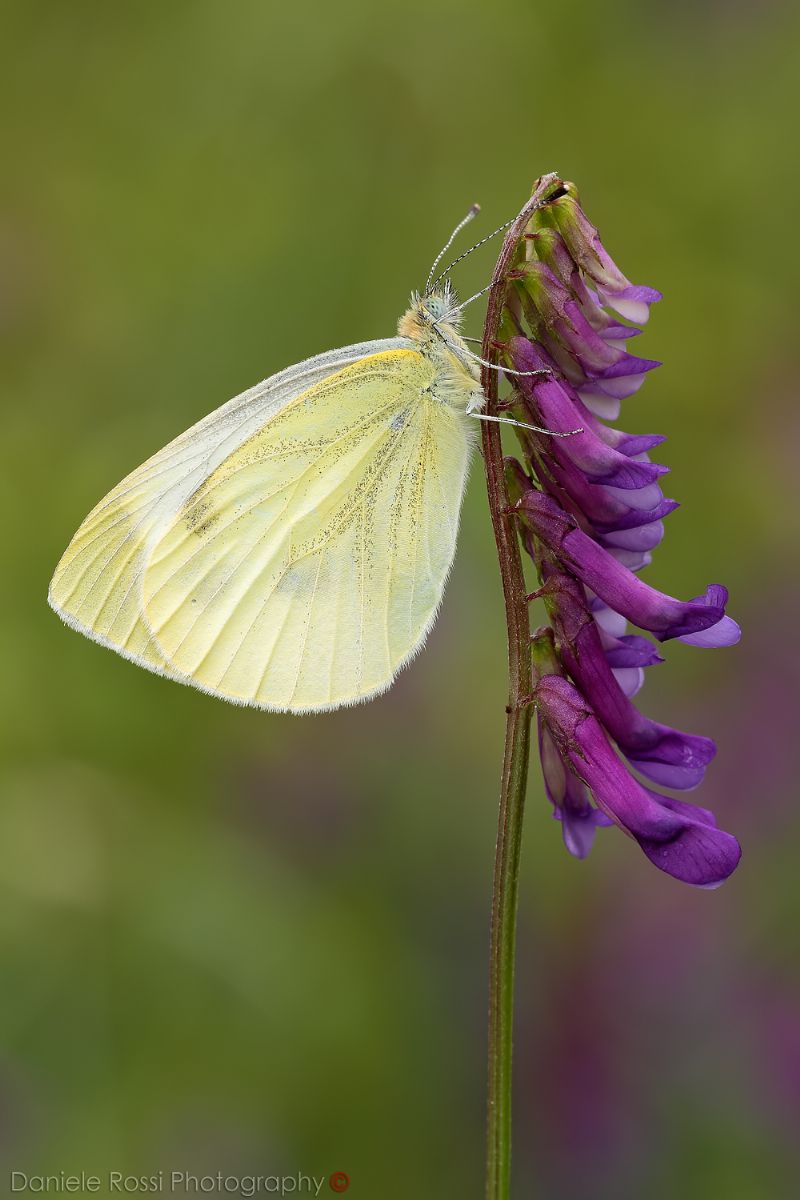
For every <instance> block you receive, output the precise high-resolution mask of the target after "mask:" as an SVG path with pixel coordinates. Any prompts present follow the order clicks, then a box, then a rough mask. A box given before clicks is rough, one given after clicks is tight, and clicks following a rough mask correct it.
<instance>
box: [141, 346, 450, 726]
mask: <svg viewBox="0 0 800 1200" xmlns="http://www.w3.org/2000/svg"><path fill="white" fill-rule="evenodd" d="M431 379H432V368H431V366H430V363H429V362H428V361H427V360H426V359H424V358H423V357H422V355H420V354H419V353H417V352H416V351H413V350H396V351H391V352H386V353H383V354H378V355H374V356H371V357H370V358H368V359H365V360H363V361H362V362H360V363H358V364H356V365H354V366H352V367H347V368H345V369H344V370H342V371H341V372H339V373H338V374H337V375H336V376H334V377H332V378H331V379H328V380H326V381H324V382H322V383H320V384H318V385H316V386H315V387H314V388H312V389H310V390H309V391H308V392H306V393H305V394H304V395H303V396H301V397H300V398H299V399H298V400H296V401H294V402H293V403H292V404H291V405H290V406H288V407H287V408H286V409H284V410H283V411H282V412H281V413H280V414H279V415H278V416H276V417H275V418H274V419H273V420H272V421H270V422H269V423H268V424H267V425H266V426H265V427H264V428H263V429H262V430H261V431H260V432H259V433H257V434H256V435H255V436H254V437H252V438H251V439H249V440H248V441H247V442H246V443H245V444H244V445H243V446H241V447H240V448H239V450H237V451H236V452H235V453H234V454H232V455H230V456H229V457H228V458H227V459H226V460H225V462H224V463H223V464H222V465H221V466H220V467H219V468H218V470H217V471H215V472H214V473H213V474H212V475H210V476H209V478H208V479H207V480H206V482H205V483H204V484H203V486H202V487H201V488H200V489H198V491H197V492H196V493H195V494H194V495H193V496H192V499H191V501H190V502H189V503H188V504H187V505H185V506H184V507H183V508H182V509H181V511H180V512H179V513H178V515H177V516H176V519H175V521H174V522H173V523H172V525H171V526H170V528H169V529H168V530H166V531H165V532H164V533H163V535H162V537H161V538H160V539H159V541H158V542H157V543H156V544H155V545H154V546H153V547H152V548H151V551H150V561H149V565H148V567H147V570H146V572H145V576H144V587H143V606H144V615H145V619H146V621H147V623H148V625H149V627H150V628H151V630H152V632H153V636H154V638H155V640H156V642H157V643H158V645H159V647H160V649H161V652H162V653H163V654H164V656H165V657H166V658H167V660H168V661H169V662H170V664H171V665H172V666H173V667H174V668H176V669H177V670H178V671H180V672H181V673H183V674H186V675H189V676H191V678H192V679H193V680H194V681H196V682H197V683H198V684H199V685H200V686H202V687H204V688H207V689H208V690H210V691H213V692H216V693H218V694H220V695H224V696H227V697H228V698H230V699H235V700H240V701H245V702H250V703H254V704H258V705H262V706H264V707H270V708H281V709H291V710H303V709H318V708H326V707H332V706H336V705H339V704H343V703H347V702H352V701H354V700H357V699H360V698H363V697H364V696H367V695H371V694H374V693H375V692H376V691H380V690H381V689H382V688H385V687H386V686H387V685H388V683H389V682H390V681H391V679H392V678H393V677H394V674H395V672H396V671H397V669H398V667H399V666H400V665H401V664H402V663H403V661H404V660H405V659H406V658H408V656H409V655H410V654H411V653H413V651H414V649H415V648H416V647H417V645H418V644H419V643H420V641H421V639H422V638H423V637H424V635H425V633H426V632H427V629H428V627H429V625H430V623H431V620H432V618H433V615H434V614H435V611H436V608H437V606H438V603H439V600H440V598H441V594H442V589H443V585H444V580H445V578H446V575H447V571H448V569H449V566H450V562H451V560H452V556H453V550H454V540H455V529H456V524H457V517H458V508H459V505H460V500H461V494H462V490H463V483H464V477H465V473H466V465H467V457H468V443H469V439H468V432H467V430H466V429H465V428H464V426H465V424H466V423H465V422H464V421H463V419H461V417H460V416H459V414H456V413H454V412H453V411H452V410H449V409H447V408H445V407H444V406H443V405H441V404H440V403H438V402H437V401H435V400H433V399H432V398H431V396H430V392H429V386H430V383H431Z"/></svg>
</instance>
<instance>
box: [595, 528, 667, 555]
mask: <svg viewBox="0 0 800 1200" xmlns="http://www.w3.org/2000/svg"><path fill="white" fill-rule="evenodd" d="M663 537H664V522H663V521H649V522H648V523H647V524H646V525H639V526H638V527H637V528H635V529H618V530H615V531H614V532H612V533H607V534H603V535H602V536H601V537H600V538H598V541H599V542H600V545H601V546H605V547H606V548H607V549H608V550H611V549H617V550H640V551H641V550H653V549H655V547H656V546H657V545H658V544H659V542H661V540H662V538H663Z"/></svg>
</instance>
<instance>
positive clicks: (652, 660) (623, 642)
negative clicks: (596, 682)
mask: <svg viewBox="0 0 800 1200" xmlns="http://www.w3.org/2000/svg"><path fill="white" fill-rule="evenodd" d="M601 641H602V644H603V651H604V653H605V656H606V662H607V663H608V665H609V666H610V667H612V668H613V669H617V668H621V667H652V666H654V665H655V664H656V663H662V662H663V661H664V659H663V658H662V656H661V655H660V654H659V653H658V650H657V649H656V647H655V646H654V645H653V643H652V642H650V641H648V639H647V638H644V637H639V636H638V635H637V634H635V633H630V634H626V635H625V636H623V637H619V638H610V637H609V636H608V635H607V634H602V633H601Z"/></svg>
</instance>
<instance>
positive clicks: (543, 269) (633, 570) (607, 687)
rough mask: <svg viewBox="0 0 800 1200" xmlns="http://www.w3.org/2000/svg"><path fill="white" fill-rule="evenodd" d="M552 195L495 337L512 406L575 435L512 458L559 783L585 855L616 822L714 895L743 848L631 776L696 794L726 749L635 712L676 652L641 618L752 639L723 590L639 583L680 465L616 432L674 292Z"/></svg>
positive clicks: (724, 642)
mask: <svg viewBox="0 0 800 1200" xmlns="http://www.w3.org/2000/svg"><path fill="white" fill-rule="evenodd" d="M551 195H552V199H549V200H548V199H547V197H546V196H545V199H544V202H543V203H542V205H541V207H540V208H538V209H537V210H536V212H534V214H533V217H532V218H531V220H530V221H529V224H528V227H527V229H526V231H525V234H524V235H523V237H522V238H521V239H520V240H519V242H518V243H517V249H516V254H515V258H514V259H513V260H512V268H511V270H510V271H508V273H507V275H506V281H507V286H506V292H505V309H504V313H503V318H502V321H501V323H500V324H499V326H498V328H499V330H500V331H501V332H500V341H498V342H496V343H495V344H496V345H497V346H498V347H499V348H500V350H501V356H502V359H501V361H502V362H503V363H505V364H506V365H507V366H509V367H511V368H513V370H514V372H515V374H514V375H513V376H511V375H509V379H510V381H511V382H512V385H513V388H514V392H513V397H512V398H511V400H510V401H509V402H507V403H506V405H505V407H506V408H510V409H511V411H512V414H513V416H514V417H515V418H516V419H517V420H519V421H521V422H523V423H525V424H526V425H529V426H530V425H534V426H537V427H539V428H540V429H546V430H551V431H553V432H554V433H561V434H569V436H566V437H552V436H550V435H549V434H544V433H540V432H537V431H535V430H531V429H528V428H526V429H524V430H522V431H520V433H519V437H520V442H521V444H522V448H523V452H524V461H523V462H522V463H520V462H517V461H515V460H509V461H508V463H507V472H506V482H507V490H508V494H509V497H510V499H511V501H512V504H513V509H512V511H513V512H514V513H515V514H516V516H517V518H518V531H519V534H520V537H521V540H522V542H523V544H524V546H525V547H526V549H527V550H528V552H529V553H530V554H531V556H532V558H533V560H534V562H535V564H536V567H537V570H538V574H539V580H540V584H541V587H540V589H539V590H538V591H537V592H536V593H534V595H535V596H540V597H541V598H542V599H543V600H544V603H545V605H546V608H547V613H548V618H549V621H550V626H551V628H550V629H548V630H546V631H540V633H539V634H537V635H536V637H535V639H534V644H533V664H534V678H535V680H536V684H535V688H534V694H533V697H532V702H533V703H534V705H535V707H536V710H537V720H538V726H539V749H540V755H541V759H542V769H543V773H544V779H545V789H546V792H547V796H548V798H549V800H550V802H551V803H552V805H553V809H554V815H555V816H556V817H558V819H559V820H560V821H561V825H562V831H563V835H564V841H565V844H566V846H567V849H568V850H569V851H570V853H571V854H573V855H575V856H576V857H578V858H583V857H585V855H586V854H587V853H588V851H589V849H590V847H591V845H592V842H593V840H594V836H595V832H596V830H597V828H598V827H600V826H602V825H603V824H607V823H608V821H613V822H614V823H615V824H617V825H619V826H620V828H622V829H624V830H625V832H626V833H628V834H629V835H630V836H631V837H633V838H634V839H635V840H636V841H637V842H638V843H639V845H640V846H641V848H642V850H643V851H644V853H645V854H646V855H647V856H648V858H649V859H650V860H651V861H652V862H653V863H655V865H656V866H658V867H659V868H660V869H661V870H663V871H666V872H667V874H670V875H673V876H674V877H675V878H677V879H680V880H683V881H684V882H687V883H692V884H695V885H697V886H701V887H715V886H717V885H718V884H719V883H721V882H722V881H723V880H724V879H725V878H727V876H728V875H730V873H731V872H732V871H733V870H734V868H735V866H736V864H737V862H738V861H739V856H740V849H739V845H738V843H737V841H736V839H735V838H734V837H733V836H732V835H730V834H728V833H724V832H723V831H721V830H719V829H718V828H717V826H716V822H715V820H714V817H713V815H712V814H711V813H709V812H708V811H707V810H706V809H703V808H699V807H697V806H695V805H691V804H687V803H686V802H685V801H683V800H679V799H676V798H674V797H670V796H665V795H661V794H660V793H658V792H655V791H653V790H651V789H650V787H648V786H647V785H646V784H645V783H643V782H640V781H639V780H638V779H637V778H636V775H635V774H634V773H633V772H634V771H635V772H636V773H637V774H638V775H639V776H642V777H644V778H645V779H646V780H648V781H650V782H652V783H653V784H657V785H659V786H661V787H668V788H673V789H677V790H687V789H692V788H695V787H697V786H698V785H699V784H700V783H701V782H702V779H703V777H704V775H705V772H706V770H707V769H708V767H709V765H710V763H711V761H712V759H713V758H714V755H715V754H716V746H715V745H714V742H713V741H712V740H711V739H710V738H707V737H704V736H702V735H701V734H695V733H686V732H683V731H682V730H679V729H673V728H672V727H670V726H669V725H665V724H662V723H661V722H658V721H653V720H651V719H650V718H648V717H646V716H645V715H643V714H642V713H641V712H640V711H639V709H638V708H637V707H636V706H635V705H634V704H633V703H632V697H633V696H634V695H636V694H637V693H638V692H639V690H640V689H641V687H642V685H643V683H644V681H645V676H646V671H647V669H648V668H649V667H651V666H654V665H656V664H658V663H661V662H663V657H662V655H661V654H660V653H659V651H658V649H657V647H656V646H655V645H654V644H653V642H652V641H651V640H650V639H649V638H648V637H644V636H642V635H640V634H638V633H631V632H629V631H628V622H630V623H631V624H633V625H634V626H636V627H638V629H640V630H644V631H646V632H647V633H649V634H652V635H653V636H654V637H655V638H656V639H657V641H658V642H667V641H669V640H671V639H678V640H680V641H683V642H685V643H687V644H689V645H692V646H699V647H720V646H730V645H733V644H734V643H735V642H737V641H738V640H739V637H740V631H739V627H738V625H737V624H736V622H735V621H734V620H733V619H732V618H731V617H730V616H728V615H727V613H726V611H725V608H726V604H727V599H728V593H727V590H726V588H724V587H723V586H722V585H721V584H718V583H713V584H710V585H709V586H708V587H707V588H706V590H705V592H703V593H702V594H701V595H699V596H696V597H694V598H693V599H690V600H680V599H676V598H675V597H673V596H670V595H668V594H667V593H665V592H662V591H659V590H658V589H656V588H654V587H651V586H650V585H649V584H647V583H646V582H645V581H644V580H643V579H641V578H640V577H639V574H638V572H639V571H641V570H643V569H644V568H645V567H646V566H647V565H648V564H649V562H650V561H651V559H652V555H653V552H654V551H655V550H656V549H657V547H658V545H659V544H660V542H661V540H662V538H663V537H664V533H665V524H664V520H665V518H666V517H667V516H669V514H670V513H671V512H673V511H674V510H675V508H677V507H678V505H677V502H676V501H675V500H672V499H669V498H668V497H665V495H664V493H663V491H662V488H661V481H662V479H663V476H664V475H665V474H666V472H667V470H668V468H667V467H666V466H663V465H661V464H659V463H656V462H653V461H651V459H650V454H651V452H652V451H653V450H655V449H656V447H657V446H660V445H661V444H662V442H663V441H664V438H663V437H662V436H660V435H658V434H630V433H627V432H625V431H623V430H622V429H619V428H617V427H616V426H614V425H613V424H610V422H612V421H615V420H616V419H617V417H618V416H619V413H620V410H621V404H622V401H624V400H627V399H628V398H630V397H632V396H633V395H634V394H635V393H636V391H637V390H638V389H639V388H640V387H641V385H642V383H643V382H644V380H645V379H646V378H647V375H648V374H649V372H650V371H652V370H653V369H654V368H655V367H657V366H659V363H658V362H657V361H655V360H654V359H650V358H644V357H641V356H639V355H636V354H631V353H630V352H629V351H628V349H627V344H628V341H629V340H630V339H631V338H635V337H637V336H638V335H639V334H640V333H641V328H640V327H641V325H643V324H644V322H646V321H647V319H648V317H649V312H650V307H651V305H652V304H653V303H655V302H656V301H658V300H660V299H661V294H660V293H659V292H657V291H655V289H653V288H649V287H642V286H638V285H636V284H633V283H631V281H630V280H629V279H627V277H626V276H625V275H623V274H622V272H621V271H620V270H619V268H618V267H617V266H616V264H615V263H614V261H613V260H612V259H611V257H610V256H609V254H608V253H607V251H606V250H605V248H604V247H603V244H602V242H601V240H600V237H599V234H598V232H597V230H596V229H595V228H594V226H593V225H592V224H591V222H590V221H589V220H588V218H587V217H586V215H585V213H584V212H583V209H582V208H581V206H580V204H579V202H578V197H577V193H576V191H575V188H574V187H573V185H572V184H569V183H562V182H561V181H560V180H559V181H556V182H555V183H554V185H553V189H552V193H551ZM629 322H634V323H635V324H633V325H632V324H629ZM575 430H579V431H580V432H577V433H575V432H572V431H575ZM612 743H615V744H616V750H615V749H614V745H612ZM617 750H618V751H619V754H618V753H617ZM620 754H621V755H622V756H623V757H620V756H619V755H620ZM623 759H624V760H627V765H626V762H625V761H623Z"/></svg>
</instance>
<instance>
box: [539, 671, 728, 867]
mask: <svg viewBox="0 0 800 1200" xmlns="http://www.w3.org/2000/svg"><path fill="white" fill-rule="evenodd" d="M535 702H536V705H537V708H538V711H539V714H540V716H541V719H542V721H543V722H544V724H545V726H546V728H547V730H548V732H549V733H550V735H551V736H552V738H553V742H554V744H555V746H556V748H557V750H558V752H559V753H560V755H561V757H562V759H563V760H564V762H565V763H567V764H569V766H571V767H572V769H573V770H574V771H575V773H576V774H577V775H578V776H579V777H580V778H581V779H582V780H583V782H584V783H585V784H586V786H587V787H588V788H589V790H590V791H591V793H592V795H593V796H594V799H595V801H596V803H597V805H598V807H599V808H601V809H602V810H603V812H605V813H606V815H607V816H609V817H610V818H611V819H612V820H613V821H614V822H615V823H616V824H617V825H619V827H620V828H621V829H623V830H624V831H625V832H626V833H628V834H630V836H631V837H633V838H635V839H636V841H637V842H638V843H639V846H640V847H641V849H642V850H643V851H644V853H645V854H646V855H647V857H648V858H649V859H650V861H651V862H652V863H654V865H655V866H657V867H658V868H659V870H661V871H664V872H666V874H668V875H672V876H673V877H674V878H675V879H679V880H681V881H682V882H683V883H690V884H694V886H696V887H704V888H712V887H717V886H718V885H719V884H720V883H722V882H723V881H724V880H725V879H727V878H728V876H729V875H730V874H731V872H732V871H733V870H734V869H735V868H736V866H737V864H738V862H739V859H740V857H741V849H740V847H739V843H738V842H737V841H736V838H735V837H733V836H732V835H731V834H729V833H724V832H723V831H722V830H720V829H718V828H717V827H716V825H714V824H712V823H710V822H709V819H708V818H709V814H708V813H707V812H705V810H703V809H700V808H698V809H694V808H693V806H691V805H688V804H683V803H675V802H674V801H671V800H670V798H669V797H666V796H659V795H658V794H657V793H653V792H650V791H649V790H648V789H646V788H644V787H642V785H641V784H639V783H637V782H636V780H635V779H634V778H633V776H632V775H630V773H629V772H628V771H627V770H626V769H625V767H624V766H623V764H622V763H621V762H620V760H619V759H618V758H617V756H616V754H615V753H614V751H613V750H612V748H611V746H610V745H609V742H608V739H607V737H606V735H605V733H604V732H603V727H602V726H601V724H600V722H599V721H598V720H597V718H596V717H595V716H594V714H593V712H592V710H591V708H590V707H589V706H588V704H587V703H586V701H585V700H584V699H583V697H582V696H581V694H580V692H578V690H577V689H576V688H575V687H574V686H573V685H572V684H571V683H569V682H568V681H567V680H566V679H560V678H559V677H558V676H555V675H547V676H545V677H544V678H543V679H541V680H540V682H539V683H538V685H537V687H536V692H535Z"/></svg>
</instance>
